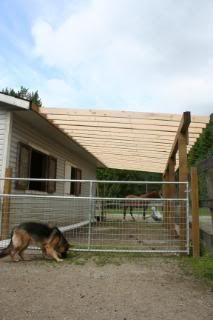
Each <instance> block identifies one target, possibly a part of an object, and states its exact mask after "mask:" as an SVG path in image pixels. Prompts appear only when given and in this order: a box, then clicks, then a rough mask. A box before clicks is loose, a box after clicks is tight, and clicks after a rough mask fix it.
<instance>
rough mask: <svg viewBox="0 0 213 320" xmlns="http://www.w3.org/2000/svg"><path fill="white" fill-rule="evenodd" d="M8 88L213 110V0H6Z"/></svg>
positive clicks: (78, 100) (111, 102)
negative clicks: (21, 87) (24, 87)
mask: <svg viewBox="0 0 213 320" xmlns="http://www.w3.org/2000/svg"><path fill="white" fill-rule="evenodd" d="M0 12H1V16H0V89H1V88H4V87H13V88H18V87H20V86H21V85H23V86H26V87H28V88H30V89H31V90H37V89H38V91H39V94H40V96H41V99H42V102H43V104H44V105H45V106H47V107H75V108H95V109H97V108H98V109H100V108H101V109H114V110H132V111H144V112H147V111H149V112H150V111H152V112H171V113H180V112H183V111H186V110H189V111H192V113H194V114H210V113H211V112H213V1H212V0H209V1H208V0H203V1H198V0H13V1H12V0H0Z"/></svg>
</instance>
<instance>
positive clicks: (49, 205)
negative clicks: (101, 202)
mask: <svg viewBox="0 0 213 320" xmlns="http://www.w3.org/2000/svg"><path fill="white" fill-rule="evenodd" d="M19 142H22V143H27V144H32V145H33V147H34V148H36V147H37V148H38V149H39V148H40V149H43V150H46V151H47V152H48V153H49V154H50V155H52V156H54V157H55V158H57V178H58V179H64V174H65V161H70V162H71V163H72V164H74V165H75V166H77V167H78V168H80V169H81V170H82V179H95V178H96V167H95V166H94V165H93V164H91V163H90V161H87V159H83V158H81V156H79V155H77V154H76V153H74V152H72V151H69V150H68V149H66V148H65V147H63V146H61V145H59V144H58V143H56V142H55V141H54V137H48V136H45V135H42V134H41V133H39V132H38V131H37V130H36V129H34V128H33V127H32V126H31V127H30V126H28V125H27V124H25V123H23V121H21V120H20V119H19V118H18V117H17V116H14V117H13V127H12V136H11V150H10V167H12V169H13V176H14V177H17V173H16V166H17V157H18V154H17V150H18V143H19ZM13 192H16V193H18V192H19V191H17V190H15V189H14V188H13ZM88 192H89V185H88V184H87V185H85V184H82V194H81V195H86V196H88V194H89V193H88ZM22 193H23V191H22ZM29 193H30V191H26V195H29ZM31 193H35V192H33V191H31ZM36 193H37V194H38V193H39V192H36ZM40 194H45V193H40ZM55 194H56V195H64V184H62V183H57V184H56V193H55ZM88 206H89V201H88V200H81V199H78V197H76V199H75V200H70V199H69V200H64V199H63V200H57V199H55V200H54V199H48V198H47V199H41V198H36V199H35V198H34V199H32V198H27V197H26V198H25V199H23V198H14V199H12V200H11V209H10V227H11V228H12V227H13V226H14V225H16V224H17V223H20V222H22V221H27V220H28V221H29V220H34V221H44V222H51V223H56V224H57V225H67V224H73V223H78V222H81V221H85V220H87V219H88V212H89V211H88Z"/></svg>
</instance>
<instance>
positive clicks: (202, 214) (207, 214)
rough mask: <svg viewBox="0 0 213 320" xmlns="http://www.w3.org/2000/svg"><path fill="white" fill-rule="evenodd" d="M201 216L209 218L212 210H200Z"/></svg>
mask: <svg viewBox="0 0 213 320" xmlns="http://www.w3.org/2000/svg"><path fill="white" fill-rule="evenodd" d="M199 215H200V216H209V215H210V210H209V209H208V208H200V209H199Z"/></svg>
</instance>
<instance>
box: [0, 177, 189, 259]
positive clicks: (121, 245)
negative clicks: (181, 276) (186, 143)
mask: <svg viewBox="0 0 213 320" xmlns="http://www.w3.org/2000/svg"><path fill="white" fill-rule="evenodd" d="M7 180H10V181H11V182H12V192H11V193H8V194H6V193H2V194H0V200H1V212H0V213H1V239H2V240H1V241H0V247H4V246H6V245H7V243H8V239H9V234H10V232H11V230H12V228H13V227H14V226H15V225H17V224H19V223H21V222H24V221H39V222H45V223H49V224H51V225H57V226H59V228H60V229H61V231H62V232H64V234H65V236H66V238H67V239H68V241H70V243H71V244H72V245H73V250H81V251H111V252H158V253H163V252H165V253H181V252H183V253H189V219H188V214H189V201H188V183H185V182H181V183H177V182H168V184H170V185H175V190H176V197H174V198H163V196H162V189H163V187H164V185H165V184H167V183H166V182H164V183H163V182H148V181H96V180H62V179H61V180H59V179H57V180H55V179H45V180H44V179H31V180H36V181H37V180H39V181H43V182H45V183H47V182H48V181H55V183H56V192H55V194H54V195H51V194H46V193H44V192H39V191H33V190H31V191H29V190H28V191H24V192H23V191H19V190H16V189H15V180H26V179H23V178H22V179H21V178H10V179H7ZM68 183H70V184H71V183H80V184H81V195H80V196H73V195H68V194H65V193H64V192H65V191H64V190H67V184H68ZM65 185H66V188H65ZM180 185H182V186H183V185H184V188H185V191H186V192H185V194H186V196H185V198H179V197H178V194H179V186H180ZM136 193H137V194H136ZM148 194H152V196H151V197H147V196H148Z"/></svg>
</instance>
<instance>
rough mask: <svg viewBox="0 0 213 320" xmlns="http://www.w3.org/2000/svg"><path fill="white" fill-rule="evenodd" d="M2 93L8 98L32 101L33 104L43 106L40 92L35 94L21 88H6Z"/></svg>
mask: <svg viewBox="0 0 213 320" xmlns="http://www.w3.org/2000/svg"><path fill="white" fill-rule="evenodd" d="M1 92H2V93H4V94H7V95H8V96H13V97H16V98H22V99H26V100H30V101H32V102H33V103H35V104H37V105H38V106H39V107H41V106H42V102H41V99H40V97H39V94H38V90H36V91H35V92H34V91H29V89H27V88H25V87H23V86H21V88H20V89H19V90H14V89H9V88H5V89H2V91H1Z"/></svg>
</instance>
